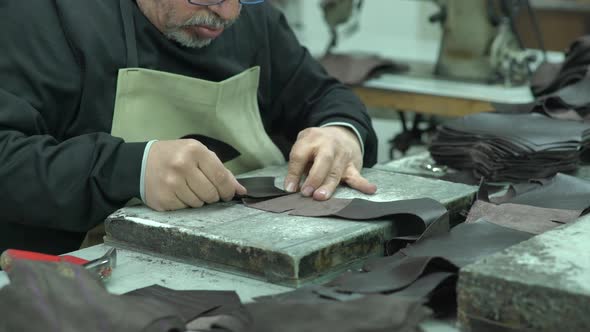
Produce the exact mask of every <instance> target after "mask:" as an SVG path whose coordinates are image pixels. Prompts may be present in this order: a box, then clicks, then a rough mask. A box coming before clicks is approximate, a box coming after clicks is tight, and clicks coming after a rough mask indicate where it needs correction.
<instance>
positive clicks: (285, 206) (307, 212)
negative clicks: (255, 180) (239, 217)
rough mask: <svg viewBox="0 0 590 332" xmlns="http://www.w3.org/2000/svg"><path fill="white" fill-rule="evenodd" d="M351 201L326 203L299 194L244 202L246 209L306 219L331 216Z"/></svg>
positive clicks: (331, 200)
mask: <svg viewBox="0 0 590 332" xmlns="http://www.w3.org/2000/svg"><path fill="white" fill-rule="evenodd" d="M350 202H352V200H351V199H336V198H332V199H330V200H327V201H316V200H314V199H312V198H310V197H304V196H302V195H301V194H299V193H295V194H290V195H287V196H282V197H278V198H274V199H269V200H265V201H261V202H255V203H250V202H248V201H247V202H246V205H247V206H248V207H251V208H254V209H258V210H263V211H267V212H273V213H284V212H290V213H289V214H290V215H296V216H306V217H322V216H328V215H332V214H334V213H337V212H338V211H340V210H342V209H343V208H345V207H346V206H347V205H348V204H350Z"/></svg>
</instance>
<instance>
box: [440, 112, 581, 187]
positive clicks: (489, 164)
mask: <svg viewBox="0 0 590 332" xmlns="http://www.w3.org/2000/svg"><path fill="white" fill-rule="evenodd" d="M589 145H590V124H588V123H584V122H578V121H566V120H558V119H551V118H549V117H546V116H544V115H542V114H538V113H480V114H474V115H469V116H465V117H463V118H460V119H456V120H451V121H448V122H446V123H444V124H443V125H442V126H441V127H440V128H439V130H438V132H437V134H436V135H435V137H434V138H433V141H432V142H431V145H430V147H429V150H430V153H431V155H432V158H433V159H434V160H435V161H436V162H437V163H439V164H442V165H447V166H449V167H452V168H455V169H459V170H467V171H471V172H473V174H474V176H475V177H476V178H478V179H479V178H482V177H483V178H485V179H486V180H487V181H492V182H503V181H509V182H523V181H524V182H526V181H528V180H529V179H534V178H546V177H550V176H553V175H555V174H556V173H558V172H563V173H567V172H571V171H574V170H576V169H577V168H578V165H579V163H580V158H581V155H582V153H583V152H584V151H585V150H586V149H587V148H588V147H589Z"/></svg>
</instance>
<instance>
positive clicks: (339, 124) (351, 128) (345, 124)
mask: <svg viewBox="0 0 590 332" xmlns="http://www.w3.org/2000/svg"><path fill="white" fill-rule="evenodd" d="M330 126H340V127H346V128H350V130H352V131H353V132H354V133H355V134H356V137H357V138H358V140H359V144H360V145H361V155H362V156H364V155H365V143H364V142H363V138H362V136H361V133H359V131H358V129H356V127H355V126H353V125H351V124H350V123H346V122H328V123H326V124H323V125H322V126H321V127H322V128H323V127H330Z"/></svg>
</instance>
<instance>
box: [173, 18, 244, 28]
mask: <svg viewBox="0 0 590 332" xmlns="http://www.w3.org/2000/svg"><path fill="white" fill-rule="evenodd" d="M235 21H236V20H235V19H233V20H224V19H222V18H220V17H217V16H214V15H204V16H202V15H199V16H193V17H191V18H190V19H188V20H186V21H185V22H183V23H182V24H181V25H180V27H179V28H184V27H191V26H195V25H201V26H206V27H209V28H212V29H221V28H223V29H225V28H228V27H229V26H231V25H232V24H233V23H234V22H235Z"/></svg>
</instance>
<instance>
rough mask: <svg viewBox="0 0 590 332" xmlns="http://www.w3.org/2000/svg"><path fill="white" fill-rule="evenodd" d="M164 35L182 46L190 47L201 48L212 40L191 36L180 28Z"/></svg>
mask: <svg viewBox="0 0 590 332" xmlns="http://www.w3.org/2000/svg"><path fill="white" fill-rule="evenodd" d="M166 37H168V39H171V40H174V41H175V42H177V43H179V44H180V45H182V46H185V47H190V48H202V47H205V46H208V45H209V44H211V42H212V41H213V39H211V38H206V39H201V38H199V37H196V36H191V35H189V34H188V33H186V32H184V31H182V30H180V29H178V30H175V31H170V32H167V33H166Z"/></svg>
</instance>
